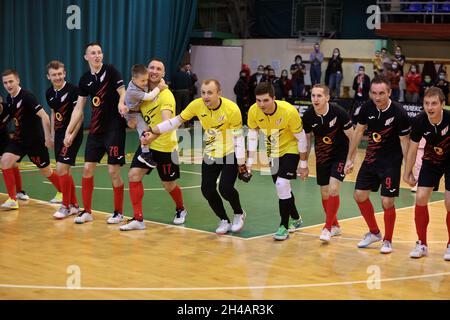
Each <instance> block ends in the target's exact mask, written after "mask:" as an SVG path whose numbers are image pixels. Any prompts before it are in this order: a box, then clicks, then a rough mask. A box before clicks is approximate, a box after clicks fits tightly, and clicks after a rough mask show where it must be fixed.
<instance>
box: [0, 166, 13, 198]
mask: <svg viewBox="0 0 450 320" xmlns="http://www.w3.org/2000/svg"><path fill="white" fill-rule="evenodd" d="M2 172H3V180H5V186H6V190H8V195H9V197H10V198H11V199H13V200H17V198H16V178H15V177H14V169H13V168H10V169H2Z"/></svg>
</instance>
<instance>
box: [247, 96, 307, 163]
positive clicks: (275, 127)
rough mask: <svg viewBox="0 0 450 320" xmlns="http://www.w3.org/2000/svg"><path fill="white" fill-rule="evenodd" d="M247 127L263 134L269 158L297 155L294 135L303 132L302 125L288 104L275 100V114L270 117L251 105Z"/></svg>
mask: <svg viewBox="0 0 450 320" xmlns="http://www.w3.org/2000/svg"><path fill="white" fill-rule="evenodd" d="M248 127H249V129H259V130H261V131H262V132H263V133H264V135H265V137H266V150H267V156H268V157H269V158H279V157H282V156H283V155H285V154H286V153H291V154H298V144H297V138H296V137H295V136H294V134H296V133H300V132H301V131H302V130H303V124H302V119H301V118H300V114H299V113H298V111H297V109H295V107H294V106H293V105H291V104H290V103H288V102H286V101H280V100H275V112H274V113H273V114H271V115H268V114H265V113H264V112H262V111H261V109H260V108H259V107H258V106H257V104H256V103H255V104H253V105H252V106H251V107H250V110H249V111H248Z"/></svg>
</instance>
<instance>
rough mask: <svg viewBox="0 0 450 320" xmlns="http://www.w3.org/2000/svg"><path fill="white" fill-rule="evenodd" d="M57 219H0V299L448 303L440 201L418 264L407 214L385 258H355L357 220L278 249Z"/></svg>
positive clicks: (40, 213) (47, 212)
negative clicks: (324, 239)
mask: <svg viewBox="0 0 450 320" xmlns="http://www.w3.org/2000/svg"><path fill="white" fill-rule="evenodd" d="M350 179H351V177H350ZM270 192H273V190H272V189H271V190H270ZM5 198H6V196H5V195H0V201H3V200H5ZM341 201H353V199H343V200H341ZM55 209H56V207H54V206H51V205H49V204H45V203H42V202H37V201H33V200H31V201H29V202H28V203H26V204H22V205H21V208H20V210H16V211H0V269H1V270H2V272H1V273H0V299H205V300H206V299H282V300H288V299H332V300H336V299H450V285H449V284H450V262H446V261H444V259H443V255H444V251H445V247H446V243H447V230H446V226H445V214H446V212H445V209H444V204H443V201H439V202H436V203H432V204H431V205H430V225H429V228H428V235H429V250H430V255H429V256H428V257H426V258H422V259H419V260H414V259H411V258H409V252H410V251H411V250H412V249H413V247H414V242H415V240H416V234H415V227H414V218H413V209H412V208H405V209H401V210H398V211H397V222H396V228H395V234H394V243H393V245H394V252H393V253H392V254H390V255H382V254H380V253H379V247H380V243H376V244H374V245H373V247H372V248H370V249H358V248H356V244H357V242H358V241H359V240H360V239H361V237H362V235H363V234H364V233H366V232H367V229H366V226H365V223H364V221H363V220H362V219H361V218H359V217H358V218H354V219H348V220H345V221H342V222H341V227H342V230H343V235H342V236H339V237H336V238H333V240H332V242H331V243H330V244H328V245H324V244H322V243H321V242H320V241H319V239H318V236H319V234H320V231H321V228H322V226H313V227H308V228H304V229H302V230H301V231H299V232H297V233H295V234H292V235H291V237H290V239H289V240H287V241H282V242H275V241H274V240H273V239H272V237H271V236H265V237H260V238H254V239H248V240H246V239H241V238H234V237H231V236H217V235H215V234H213V233H207V232H203V231H197V230H190V229H185V228H183V227H176V226H168V225H161V224H155V223H151V222H147V229H146V230H143V231H132V232H119V231H118V227H117V226H111V225H107V224H106V218H107V217H108V216H107V215H104V214H102V213H98V212H96V213H94V217H95V220H94V222H92V223H87V224H85V225H75V224H74V223H73V219H72V218H70V219H67V220H64V221H55V220H53V219H52V213H53V212H54V211H55ZM377 219H378V222H379V224H380V226H381V227H383V225H384V224H383V221H382V220H383V219H382V215H380V214H379V215H377ZM74 286H75V287H77V288H78V289H76V290H74Z"/></svg>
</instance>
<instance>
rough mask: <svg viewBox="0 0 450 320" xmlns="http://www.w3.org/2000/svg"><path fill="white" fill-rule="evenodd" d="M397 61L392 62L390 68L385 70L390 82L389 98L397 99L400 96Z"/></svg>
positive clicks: (399, 75) (399, 74) (399, 73)
mask: <svg viewBox="0 0 450 320" xmlns="http://www.w3.org/2000/svg"><path fill="white" fill-rule="evenodd" d="M398 67H399V65H398V63H397V61H395V60H394V62H392V65H391V68H390V70H389V71H388V72H387V78H388V79H389V81H390V82H391V100H393V101H397V102H398V101H399V98H400V78H401V72H400V70H399V68H398Z"/></svg>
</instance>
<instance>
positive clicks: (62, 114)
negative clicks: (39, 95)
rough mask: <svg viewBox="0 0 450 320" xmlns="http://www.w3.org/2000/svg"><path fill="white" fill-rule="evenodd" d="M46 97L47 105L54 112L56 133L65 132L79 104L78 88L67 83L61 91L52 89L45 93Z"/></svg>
mask: <svg viewBox="0 0 450 320" xmlns="http://www.w3.org/2000/svg"><path fill="white" fill-rule="evenodd" d="M45 97H46V99H47V104H48V105H49V106H50V108H51V109H52V110H53V111H54V119H53V120H54V123H55V133H63V132H65V131H66V129H67V127H68V126H69V123H70V117H71V116H72V112H73V108H74V107H75V106H76V104H77V100H78V88H77V86H75V85H73V84H71V83H69V82H66V84H65V85H64V87H62V88H61V89H60V90H55V89H54V88H53V87H50V88H48V90H47V92H46V93H45Z"/></svg>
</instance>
